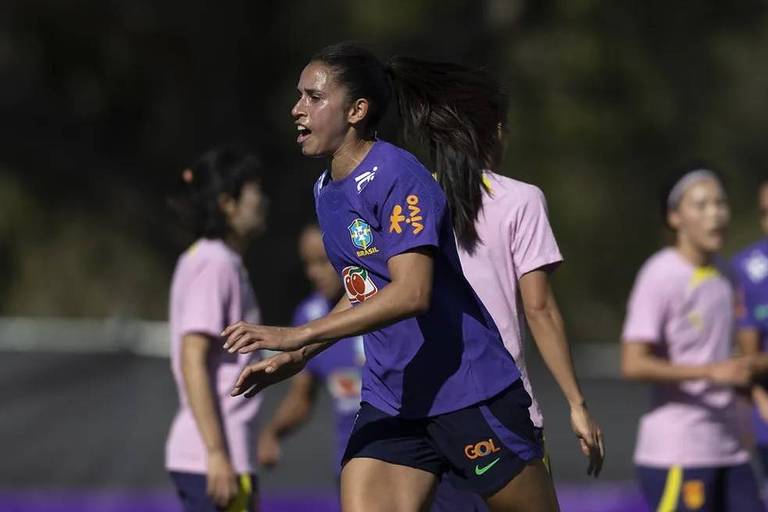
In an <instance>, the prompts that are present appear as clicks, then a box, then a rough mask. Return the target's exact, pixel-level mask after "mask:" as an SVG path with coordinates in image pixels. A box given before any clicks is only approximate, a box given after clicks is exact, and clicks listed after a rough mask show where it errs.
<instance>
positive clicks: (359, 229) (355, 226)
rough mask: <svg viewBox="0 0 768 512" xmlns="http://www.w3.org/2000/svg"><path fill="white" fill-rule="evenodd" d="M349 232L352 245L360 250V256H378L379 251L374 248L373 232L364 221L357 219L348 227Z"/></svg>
mask: <svg viewBox="0 0 768 512" xmlns="http://www.w3.org/2000/svg"><path fill="white" fill-rule="evenodd" d="M347 229H348V230H349V236H350V237H351V238H352V243H353V244H354V246H355V247H357V248H358V249H359V250H358V251H357V255H358V256H368V255H371V254H376V253H377V252H379V250H378V249H377V248H376V247H373V231H372V230H371V226H370V225H369V224H368V223H367V222H365V221H364V220H363V219H355V220H353V221H352V224H350V225H349V226H347Z"/></svg>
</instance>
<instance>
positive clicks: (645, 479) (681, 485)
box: [637, 463, 765, 512]
mask: <svg viewBox="0 0 768 512" xmlns="http://www.w3.org/2000/svg"><path fill="white" fill-rule="evenodd" d="M637 475H638V478H639V479H640V487H641V488H642V491H643V495H644V496H645V499H646V501H647V502H648V504H649V505H650V507H651V509H652V510H664V511H669V512H672V511H688V510H695V511H697V512H735V511H738V512H763V511H764V510H765V508H764V506H763V503H762V501H761V500H760V492H759V491H758V488H757V482H756V480H755V475H754V474H753V472H752V467H751V466H750V465H749V464H746V463H745V464H740V465H738V466H721V467H704V468H682V467H680V466H673V467H671V468H651V467H645V466H638V467H637Z"/></svg>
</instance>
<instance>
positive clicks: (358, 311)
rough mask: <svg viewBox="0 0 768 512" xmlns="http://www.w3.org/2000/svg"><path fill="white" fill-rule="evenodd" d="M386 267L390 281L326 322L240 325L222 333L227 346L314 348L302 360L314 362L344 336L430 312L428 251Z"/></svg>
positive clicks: (240, 348)
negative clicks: (318, 354) (288, 324)
mask: <svg viewBox="0 0 768 512" xmlns="http://www.w3.org/2000/svg"><path fill="white" fill-rule="evenodd" d="M387 267H388V270H389V274H390V276H391V282H390V283H389V284H388V285H387V286H384V287H383V288H382V289H381V290H379V292H378V293H377V294H376V295H374V296H373V297H371V298H369V299H367V300H366V301H365V302H363V303H361V304H360V305H359V306H357V307H355V308H352V307H351V306H348V307H346V308H345V309H344V310H340V307H339V306H338V305H337V307H336V308H334V310H333V311H331V313H329V314H328V315H326V316H324V317H323V318H319V319H317V320H313V321H311V322H308V323H306V324H304V325H301V326H298V327H272V326H266V325H252V324H248V323H245V322H237V323H235V324H232V325H230V326H229V327H227V328H226V329H225V330H224V332H222V336H224V337H226V338H227V340H226V342H225V343H224V348H225V349H227V350H229V351H230V352H240V353H246V352H253V351H255V350H262V349H267V350H280V351H294V350H305V349H307V348H308V347H309V346H312V345H314V348H312V349H311V350H309V351H305V354H304V356H303V357H304V358H309V357H312V355H314V353H315V352H317V351H318V350H322V349H323V348H325V347H327V346H329V345H331V344H333V343H335V342H336V341H338V340H339V339H341V338H347V337H350V336H357V335H360V334H365V333H367V332H370V331H373V330H376V329H380V328H382V327H385V326H387V325H390V324H393V323H395V322H397V321H399V320H402V319H404V318H409V317H412V316H416V315H419V314H422V313H424V312H425V311H427V310H428V309H429V305H430V301H431V297H432V272H433V259H432V255H431V253H430V251H429V249H427V248H417V249H414V250H412V251H408V252H404V253H402V254H398V255H396V256H393V257H391V258H390V259H389V260H388V261H387ZM343 300H346V298H345V299H343ZM346 302H347V304H349V301H346ZM337 308H339V309H337Z"/></svg>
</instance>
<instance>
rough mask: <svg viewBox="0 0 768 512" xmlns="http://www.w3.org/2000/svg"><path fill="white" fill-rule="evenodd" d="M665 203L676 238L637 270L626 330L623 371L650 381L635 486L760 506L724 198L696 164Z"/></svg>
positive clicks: (704, 505)
mask: <svg viewBox="0 0 768 512" xmlns="http://www.w3.org/2000/svg"><path fill="white" fill-rule="evenodd" d="M665 208H666V212H667V221H668V224H669V226H671V228H672V229H673V230H674V231H675V235H676V240H675V244H674V246H672V247H668V248H665V249H662V250H661V251H659V252H657V253H656V254H654V255H653V256H651V258H650V259H648V261H646V263H645V264H644V265H643V267H642V268H641V269H640V272H639V274H638V276H637V279H636V281H635V285H634V288H633V290H632V294H631V296H630V299H629V305H628V309H627V318H626V321H625V324H624V332H623V336H622V337H623V342H624V344H623V354H622V370H623V373H624V376H625V377H627V378H629V379H635V380H645V381H650V382H652V383H653V395H652V397H653V398H652V405H651V409H650V411H648V412H647V413H646V414H645V415H643V417H642V419H641V421H640V428H639V432H638V438H637V445H636V448H635V463H636V465H637V472H638V477H639V479H640V485H641V487H642V491H643V493H644V494H645V497H646V499H647V501H648V502H649V504H650V505H651V507H652V508H654V509H657V510H665V511H666V510H670V511H671V510H708V511H722V512H726V511H732V510H744V511H758V510H759V511H762V510H763V508H762V504H761V503H760V498H759V496H758V490H757V485H756V483H755V479H754V475H753V474H752V470H751V468H750V466H749V454H748V453H747V451H746V450H745V447H744V446H743V442H742V438H741V433H740V426H739V425H740V422H739V418H738V416H739V414H738V412H737V404H736V402H735V400H736V397H735V394H734V387H735V386H746V385H747V384H748V383H749V381H750V376H751V375H750V361H749V360H748V359H747V358H744V357H739V358H733V357H731V352H732V348H733V345H732V334H733V301H734V296H733V290H732V289H731V286H730V283H729V281H728V280H727V279H726V278H725V277H723V275H722V274H721V273H720V271H719V270H718V268H717V266H716V258H715V256H716V253H717V252H718V251H719V250H720V249H721V248H722V245H723V238H724V235H725V229H726V226H727V225H728V219H729V210H728V203H727V200H726V196H725V193H724V191H723V187H722V185H721V183H720V180H719V179H718V177H717V176H716V175H715V174H714V173H713V172H711V171H708V170H703V169H699V170H694V171H691V172H689V173H687V174H685V175H683V176H682V177H681V178H680V179H679V180H678V181H677V182H676V183H675V184H674V186H672V187H671V189H670V191H669V193H668V194H667V195H666V197H665Z"/></svg>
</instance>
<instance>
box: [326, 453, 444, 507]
mask: <svg viewBox="0 0 768 512" xmlns="http://www.w3.org/2000/svg"><path fill="white" fill-rule="evenodd" d="M436 485H437V477H436V476H435V475H433V474H432V473H430V472H428V471H424V470H421V469H416V468H411V467H408V466H400V465H397V464H390V463H388V462H384V461H381V460H378V459H371V458H367V457H356V458H354V459H352V460H350V461H349V462H347V463H346V464H345V465H344V469H342V471H341V509H342V511H343V512H385V511H387V512H391V511H397V512H422V511H427V510H429V505H430V503H431V502H432V494H433V492H434V489H435V486H436Z"/></svg>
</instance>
